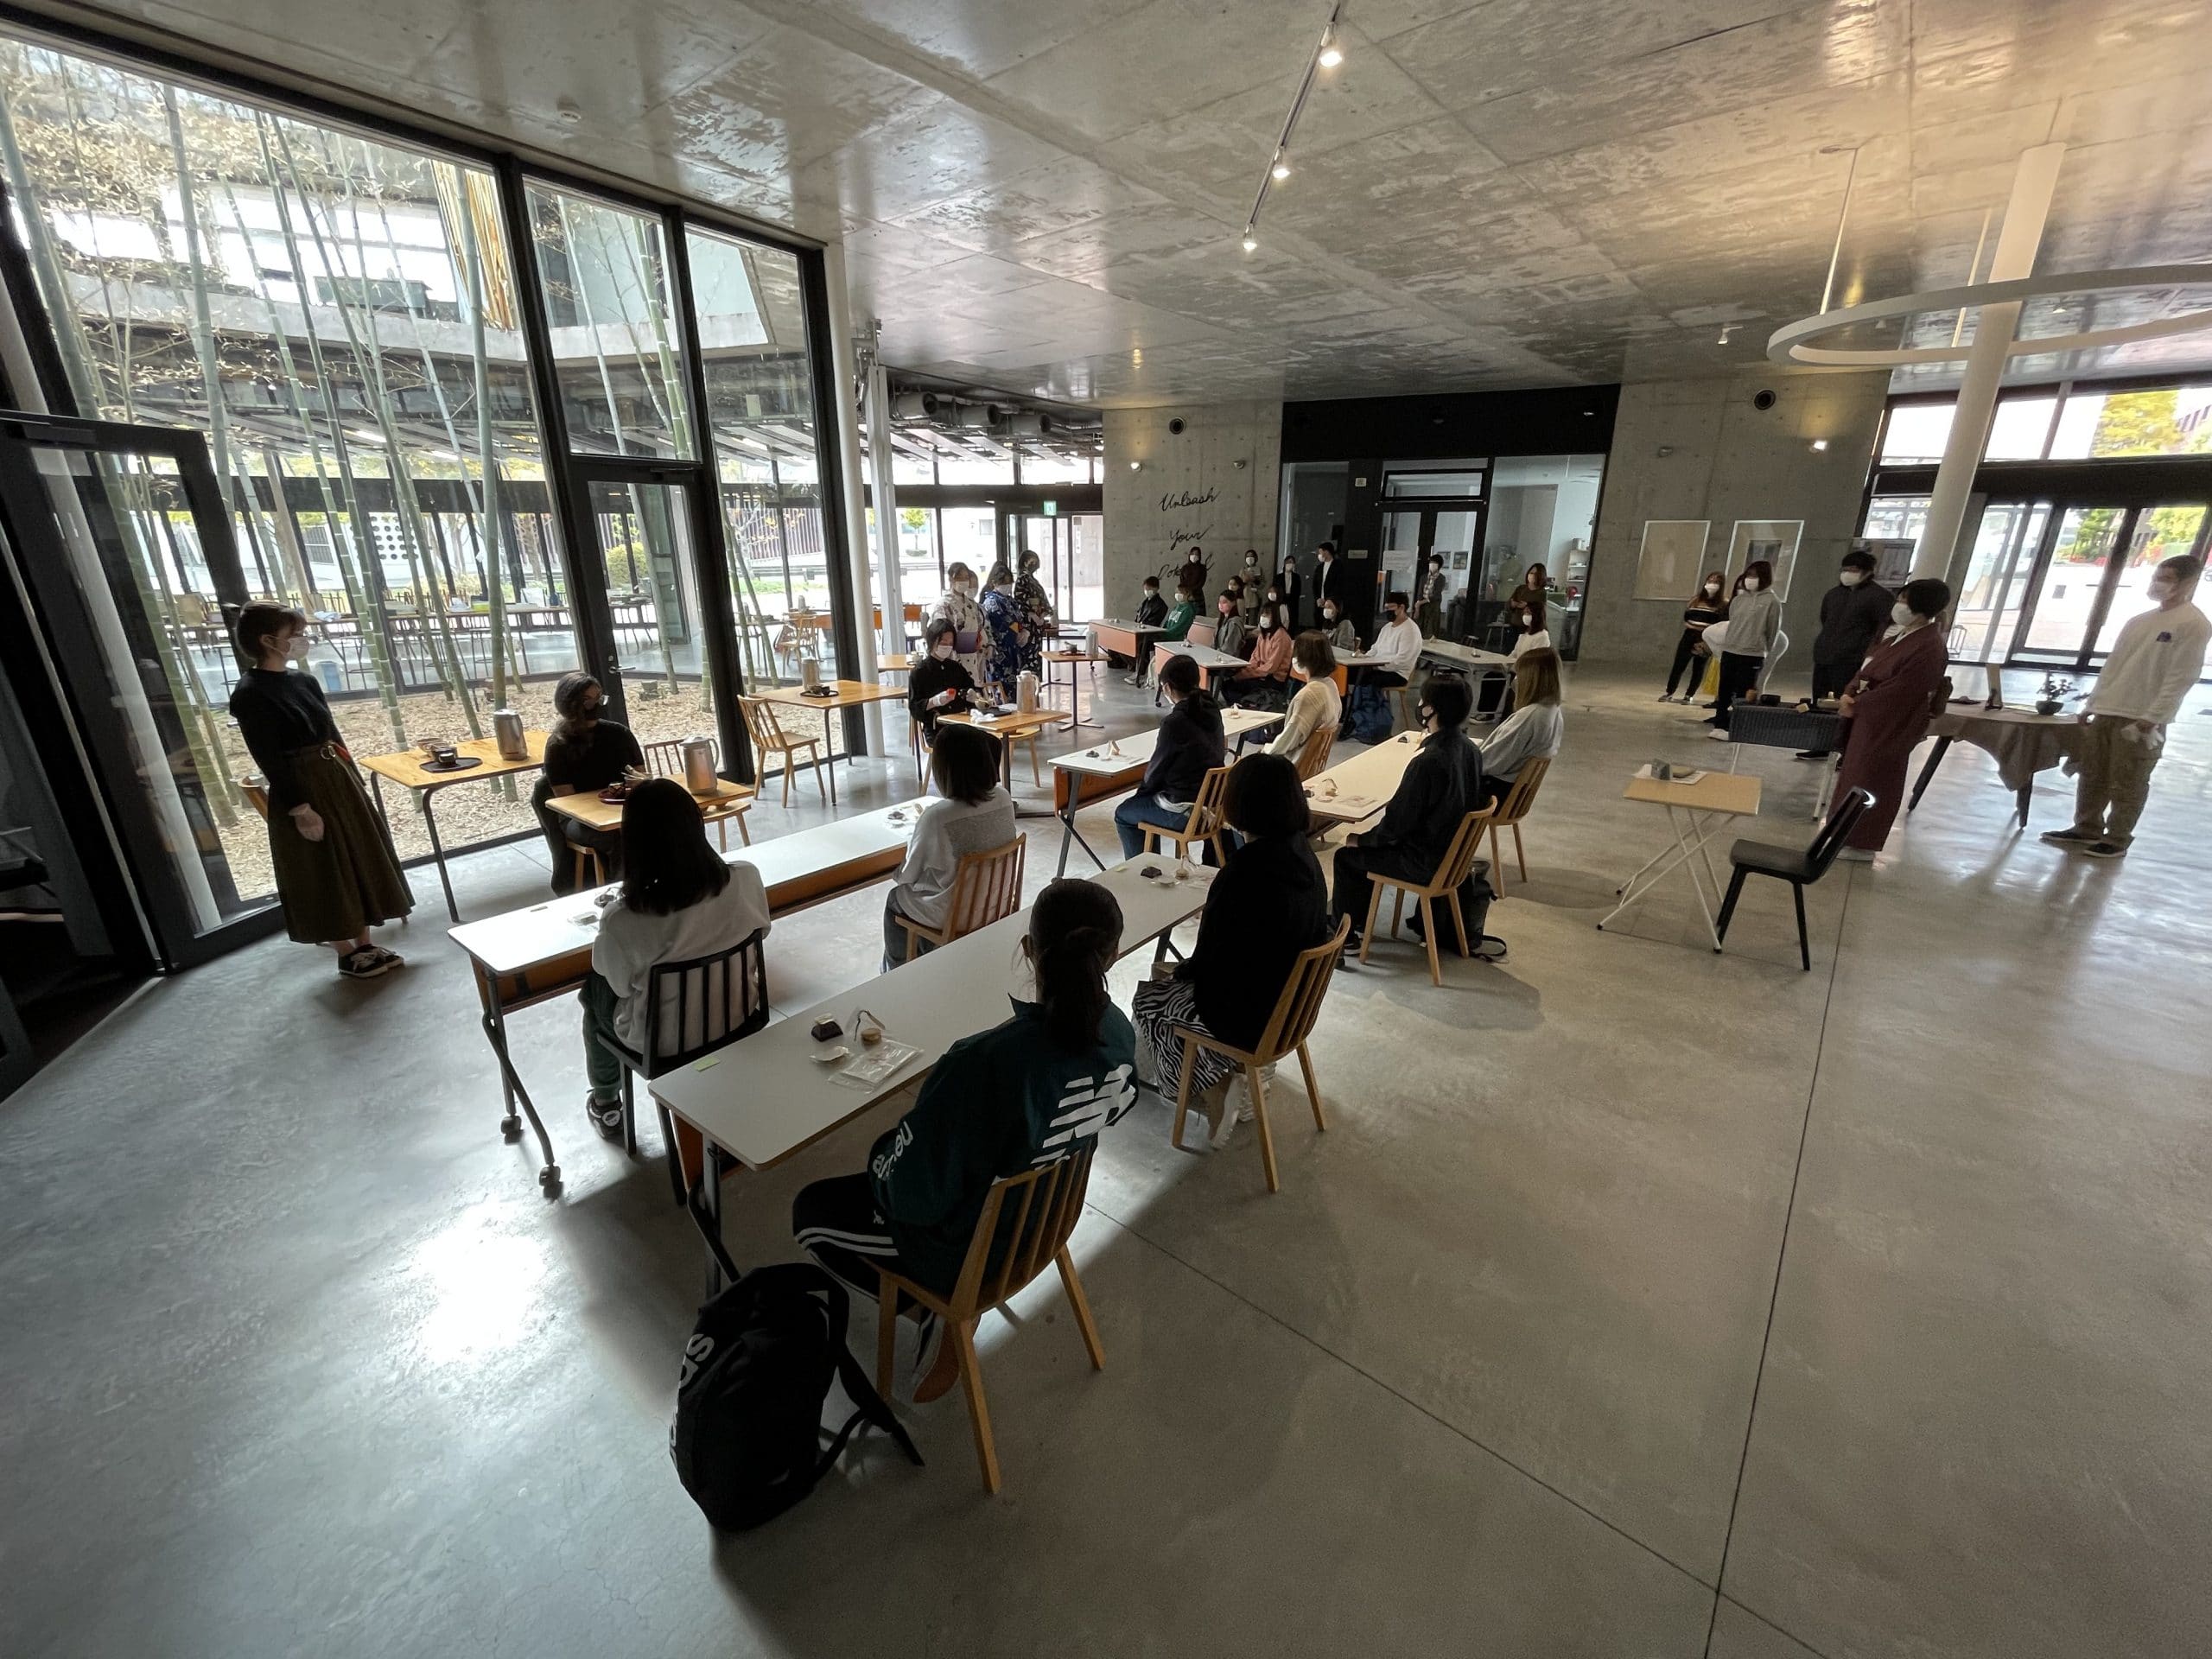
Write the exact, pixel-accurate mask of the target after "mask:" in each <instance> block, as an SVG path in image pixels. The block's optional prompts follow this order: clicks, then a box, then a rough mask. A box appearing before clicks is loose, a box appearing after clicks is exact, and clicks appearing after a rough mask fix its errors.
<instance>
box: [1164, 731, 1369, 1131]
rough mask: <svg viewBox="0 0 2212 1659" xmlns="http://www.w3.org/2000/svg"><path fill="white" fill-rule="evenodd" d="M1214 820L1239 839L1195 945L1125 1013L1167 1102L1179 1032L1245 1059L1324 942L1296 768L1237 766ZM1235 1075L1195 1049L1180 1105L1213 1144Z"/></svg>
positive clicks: (1324, 898) (1229, 1064)
mask: <svg viewBox="0 0 2212 1659" xmlns="http://www.w3.org/2000/svg"><path fill="white" fill-rule="evenodd" d="M1224 815H1225V816H1226V817H1227V818H1228V819H1229V822H1230V823H1231V824H1233V825H1235V826H1236V829H1237V831H1238V833H1239V834H1240V835H1241V836H1243V843H1242V844H1241V845H1240V846H1239V847H1238V848H1237V849H1236V851H1235V852H1233V853H1231V854H1230V855H1229V858H1228V860H1227V861H1226V862H1225V863H1224V864H1223V866H1222V868H1221V874H1219V875H1217V876H1216V877H1214V879H1213V886H1212V887H1211V888H1210V889H1209V890H1208V891H1207V893H1206V907H1205V910H1204V911H1202V912H1200V913H1199V917H1198V944H1197V946H1196V948H1195V949H1193V950H1192V952H1191V954H1190V955H1189V956H1187V957H1184V959H1183V960H1182V961H1181V962H1179V963H1177V964H1176V967H1175V976H1174V977H1173V979H1147V980H1143V981H1141V982H1139V983H1138V985H1137V988H1136V996H1135V1001H1134V1003H1133V1005H1132V1012H1133V1013H1134V1014H1135V1019H1136V1027H1137V1032H1138V1033H1139V1035H1141V1037H1142V1038H1143V1039H1144V1041H1145V1044H1146V1050H1147V1052H1149V1053H1150V1055H1151V1056H1152V1065H1153V1077H1154V1084H1155V1086H1156V1087H1157V1088H1158V1089H1159V1090H1160V1093H1161V1094H1162V1095H1164V1096H1166V1097H1167V1098H1168V1099H1170V1100H1173V1099H1174V1098H1175V1096H1176V1091H1177V1090H1179V1089H1180V1088H1181V1086H1182V1079H1183V1028H1184V1027H1192V1028H1195V1029H1196V1030H1198V1031H1200V1032H1202V1033H1205V1034H1206V1035H1208V1036H1211V1037H1218V1038H1219V1039H1221V1040H1222V1041H1223V1042H1224V1043H1231V1044H1234V1045H1235V1046H1236V1047H1238V1048H1242V1049H1246V1050H1249V1049H1250V1048H1251V1047H1252V1046H1253V1045H1254V1044H1255V1043H1257V1042H1258V1041H1259V1040H1260V1038H1261V1036H1262V1033H1265V1032H1266V1030H1267V1028H1268V1019H1269V1017H1270V1016H1271V1015H1272V1014H1274V1007H1275V1002H1276V1001H1277V1000H1278V999H1279V998H1280V997H1281V995H1282V988H1283V986H1284V984H1285V983H1286V982H1288V980H1289V978H1290V970H1291V966H1292V964H1293V963H1294V962H1295V961H1296V960H1297V958H1298V953H1299V952H1300V951H1301V950H1311V949H1313V946H1315V945H1317V944H1319V943H1320V942H1321V941H1322V940H1323V939H1325V938H1328V936H1329V926H1330V923H1329V915H1328V884H1327V883H1326V882H1325V881H1324V880H1322V879H1321V866H1320V864H1319V862H1318V861H1316V860H1315V858H1314V856H1313V848H1312V847H1311V846H1309V845H1308V844H1307V842H1306V791H1305V789H1304V786H1303V785H1300V783H1299V781H1298V769H1297V768H1296V767H1295V766H1292V765H1291V763H1290V762H1289V761H1287V760H1284V759H1283V758H1282V757H1281V755H1275V754H1255V755H1252V756H1249V757H1248V758H1247V759H1245V760H1240V761H1238V762H1237V763H1236V767H1235V769H1234V770H1232V771H1231V772H1230V774H1229V793H1228V798H1227V801H1226V804H1225V805H1224ZM1235 1070H1236V1064H1235V1062H1234V1061H1231V1060H1230V1059H1228V1058H1225V1057H1224V1056H1223V1055H1221V1054H1219V1053H1217V1052H1215V1051H1213V1050H1212V1049H1209V1048H1202V1049H1200V1050H1198V1058H1197V1064H1196V1069H1195V1074H1194V1075H1193V1076H1192V1079H1191V1096H1192V1099H1193V1100H1197V1101H1202V1102H1203V1103H1205V1109H1206V1112H1207V1115H1208V1116H1211V1118H1212V1119H1213V1121H1214V1122H1213V1143H1214V1145H1216V1146H1217V1147H1219V1146H1223V1145H1225V1144H1227V1142H1228V1140H1229V1136H1230V1131H1231V1130H1233V1129H1234V1128H1236V1120H1237V1116H1238V1114H1237V1112H1236V1109H1235V1108H1234V1107H1233V1106H1231V1105H1230V1103H1229V1099H1228V1092H1229V1091H1228V1085H1229V1081H1230V1076H1231V1075H1232V1073H1233V1072H1234V1071H1235Z"/></svg>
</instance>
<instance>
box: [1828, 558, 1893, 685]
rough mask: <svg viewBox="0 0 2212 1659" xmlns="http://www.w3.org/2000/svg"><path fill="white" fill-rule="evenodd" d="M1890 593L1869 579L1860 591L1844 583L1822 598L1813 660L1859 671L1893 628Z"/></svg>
mask: <svg viewBox="0 0 2212 1659" xmlns="http://www.w3.org/2000/svg"><path fill="white" fill-rule="evenodd" d="M1890 605H1891V597H1890V590H1889V589H1888V588H1885V587H1883V586H1882V584H1881V583H1879V582H1875V581H1873V580H1872V578H1869V579H1868V580H1867V581H1865V582H1860V583H1859V585H1858V586H1857V587H1856V588H1847V587H1845V586H1844V585H1843V584H1842V583H1841V582H1838V583H1836V585H1835V586H1834V587H1833V588H1829V589H1828V590H1827V592H1826V593H1825V594H1821V631H1820V632H1819V633H1817V634H1816V635H1815V636H1814V639H1813V660H1814V661H1815V662H1816V663H1825V664H1827V665H1829V666H1830V667H1839V668H1852V669H1855V668H1857V667H1858V666H1859V664H1861V663H1863V662H1865V661H1866V653H1867V652H1868V651H1869V650H1871V649H1872V646H1873V644H1874V641H1875V640H1877V639H1880V638H1881V637H1882V634H1883V632H1884V631H1885V630H1886V629H1887V628H1888V627H1889V626H1890Z"/></svg>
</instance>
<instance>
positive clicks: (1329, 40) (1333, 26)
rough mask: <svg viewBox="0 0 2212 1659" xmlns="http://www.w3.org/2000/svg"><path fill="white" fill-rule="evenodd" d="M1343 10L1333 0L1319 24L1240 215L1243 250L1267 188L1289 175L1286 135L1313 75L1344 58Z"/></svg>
mask: <svg viewBox="0 0 2212 1659" xmlns="http://www.w3.org/2000/svg"><path fill="white" fill-rule="evenodd" d="M1343 16H1344V0H1335V3H1333V4H1332V5H1331V6H1330V8H1329V21H1328V22H1325V23H1324V24H1323V25H1322V26H1321V38H1320V40H1319V42H1318V43H1317V44H1316V45H1315V47H1314V48H1313V56H1312V57H1310V58H1308V59H1307V60H1306V73H1305V76H1304V78H1303V79H1300V81H1299V83H1298V96H1297V97H1296V98H1294V99H1292V100H1291V102H1290V113H1289V115H1287V117H1285V118H1284V119H1283V124H1282V136H1281V137H1279V138H1277V139H1276V140H1275V148H1274V155H1272V156H1269V157H1268V170H1267V171H1266V172H1264V173H1262V175H1260V188H1259V190H1258V191H1257V192H1256V193H1255V194H1254V196H1253V197H1252V211H1251V212H1250V213H1247V214H1245V215H1244V237H1243V246H1244V251H1245V252H1247V253H1250V252H1252V251H1254V250H1255V249H1256V248H1257V247H1258V246H1259V245H1260V239H1259V234H1258V232H1259V226H1260V210H1261V209H1262V207H1266V206H1267V205H1268V187H1270V186H1271V185H1274V184H1275V183H1276V182H1278V181H1281V180H1283V179H1287V178H1288V177H1289V176H1290V136H1291V134H1292V133H1294V132H1295V131H1296V130H1298V118H1299V117H1300V115H1302V114H1304V113H1305V111H1306V94H1307V93H1309V92H1312V91H1313V77H1314V76H1315V75H1316V74H1318V73H1319V72H1320V71H1322V70H1323V69H1333V68H1335V67H1337V66H1338V64H1340V63H1342V62H1343V61H1344V48H1342V47H1341V46H1339V45H1338V44H1337V25H1338V22H1339V21H1340V20H1341V19H1342V18H1343Z"/></svg>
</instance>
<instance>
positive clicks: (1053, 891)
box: [1029, 880, 1122, 1051]
mask: <svg viewBox="0 0 2212 1659" xmlns="http://www.w3.org/2000/svg"><path fill="white" fill-rule="evenodd" d="M1121 948H1122V906H1121V905H1120V904H1119V903H1118V902H1116V899H1115V898H1114V895H1113V894H1112V893H1109V892H1108V891H1107V890H1106V889H1105V888H1104V887H1100V886H1099V885H1098V884H1097V883H1096V882H1095V881H1081V880H1059V881H1054V882H1051V883H1049V884H1048V885H1047V886H1046V888H1045V890H1044V891H1043V892H1042V893H1039V894H1038V895H1037V902H1036V904H1035V905H1034V906H1032V907H1031V909H1030V912H1029V955H1030V960H1031V961H1032V963H1033V964H1034V965H1035V968H1036V974H1037V1001H1038V1003H1039V1006H1040V1007H1042V1008H1043V1009H1044V1011H1045V1028H1046V1030H1047V1031H1048V1032H1050V1033H1052V1041H1053V1042H1054V1043H1055V1044H1056V1045H1057V1046H1059V1047H1061V1048H1064V1049H1067V1050H1070V1051H1081V1050H1084V1049H1088V1048H1096V1046H1098V1038H1099V1027H1100V1022H1101V1021H1102V1020H1103V1019H1104V1018H1105V1015H1106V1005H1107V1001H1108V998H1107V995H1106V971H1107V969H1109V968H1111V967H1112V966H1113V965H1114V959H1115V957H1117V956H1119V955H1120V954H1121Z"/></svg>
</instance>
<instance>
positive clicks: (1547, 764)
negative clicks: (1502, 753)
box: [1490, 756, 1552, 893]
mask: <svg viewBox="0 0 2212 1659" xmlns="http://www.w3.org/2000/svg"><path fill="white" fill-rule="evenodd" d="M1551 769H1552V763H1551V760H1550V759H1549V757H1548V756H1547V757H1545V758H1543V759H1541V760H1523V761H1522V763H1521V770H1520V771H1519V772H1516V773H1514V775H1513V787H1512V788H1510V789H1509V790H1507V791H1505V798H1504V799H1503V800H1502V801H1500V802H1499V803H1498V804H1497V807H1496V808H1495V809H1494V810H1493V812H1492V814H1491V821H1490V861H1491V868H1493V869H1495V870H1496V871H1497V887H1498V891H1499V892H1501V893H1503V891H1504V890H1505V866H1504V864H1503V862H1502V861H1500V860H1499V858H1498V855H1497V832H1498V831H1499V830H1500V829H1511V830H1512V831H1513V858H1514V861H1515V862H1516V863H1517V864H1518V865H1520V867H1521V879H1522V880H1523V881H1526V880H1528V879H1529V855H1528V853H1527V852H1526V851H1525V850H1524V849H1522V845H1521V820H1522V819H1523V818H1525V817H1528V816H1529V808H1530V807H1532V806H1534V805H1535V804H1536V791H1538V790H1539V789H1541V788H1542V787H1543V783H1544V774H1545V773H1546V772H1549V771H1550V770H1551Z"/></svg>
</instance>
